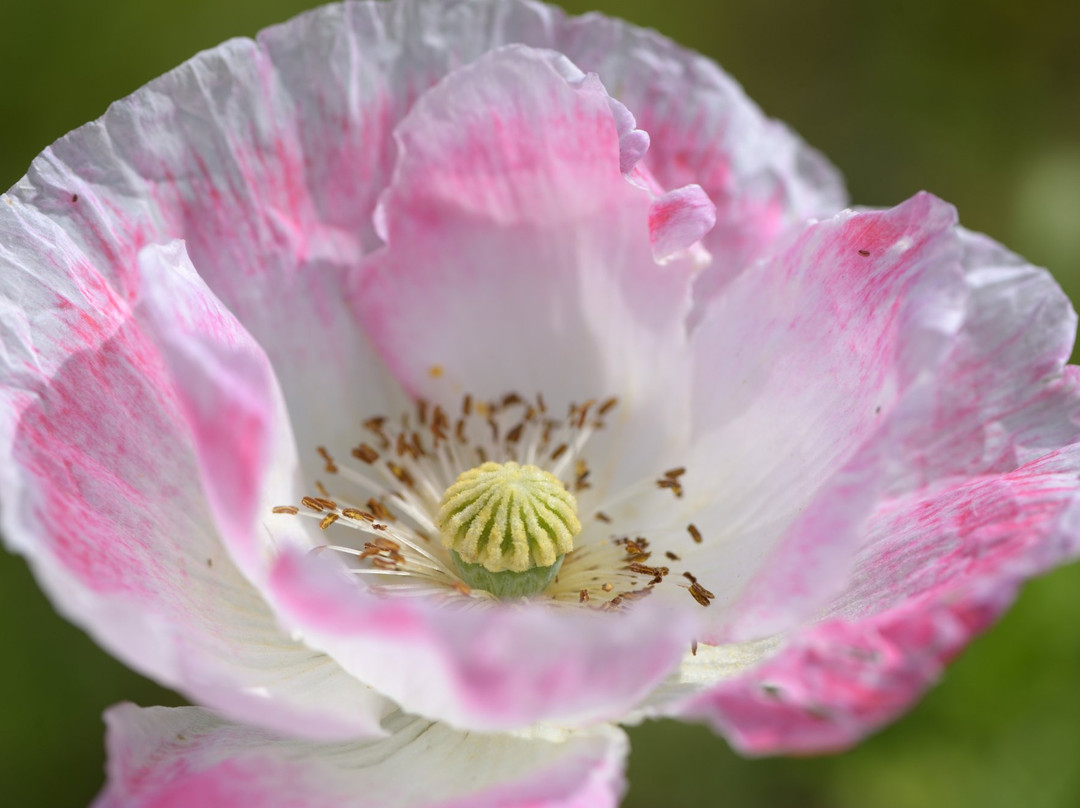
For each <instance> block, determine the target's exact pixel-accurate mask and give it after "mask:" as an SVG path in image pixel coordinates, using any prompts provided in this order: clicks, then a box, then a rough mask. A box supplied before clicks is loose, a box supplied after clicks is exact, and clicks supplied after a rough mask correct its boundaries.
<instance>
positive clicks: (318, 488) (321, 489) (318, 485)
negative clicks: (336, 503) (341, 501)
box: [315, 480, 331, 499]
mask: <svg viewBox="0 0 1080 808" xmlns="http://www.w3.org/2000/svg"><path fill="white" fill-rule="evenodd" d="M315 490H316V491H318V492H319V496H320V497H321V498H323V499H330V498H331V497H330V492H329V491H327V490H326V486H325V485H323V484H322V483H321V482H320V481H318V480H316V481H315Z"/></svg>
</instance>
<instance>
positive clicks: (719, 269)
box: [521, 14, 847, 303]
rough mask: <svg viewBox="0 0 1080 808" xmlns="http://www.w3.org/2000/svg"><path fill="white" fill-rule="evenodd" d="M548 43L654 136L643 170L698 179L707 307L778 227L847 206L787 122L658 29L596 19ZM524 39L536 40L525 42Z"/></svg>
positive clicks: (837, 181) (701, 294) (828, 168)
mask: <svg viewBox="0 0 1080 808" xmlns="http://www.w3.org/2000/svg"><path fill="white" fill-rule="evenodd" d="M549 28H550V30H552V31H554V32H555V33H554V41H553V42H552V43H551V44H546V43H545V46H546V47H551V48H554V49H556V50H558V51H560V52H562V53H565V54H566V55H567V56H568V57H569V58H570V59H572V60H573V61H574V63H575V64H577V65H578V66H579V67H580V68H581V69H582V70H589V71H594V72H596V73H597V74H599V76H600V78H601V79H602V80H603V81H604V84H605V85H606V86H607V87H609V88H617V89H616V90H615V91H614V94H615V95H616V96H617V97H618V98H619V100H620V101H622V102H623V103H624V104H626V106H627V107H629V108H630V109H631V110H632V111H633V112H634V115H635V117H636V118H637V125H638V126H639V127H641V128H642V129H644V130H645V131H647V132H648V133H649V135H650V136H651V140H652V145H651V146H650V149H649V152H648V154H647V155H646V156H645V157H644V158H643V160H642V163H643V165H644V166H645V167H646V168H647V169H648V170H649V171H651V172H652V174H653V175H654V176H655V177H656V179H657V180H658V181H659V182H660V183H661V184H662V185H663V186H665V187H667V188H679V187H681V186H684V185H688V184H690V183H699V184H700V185H701V186H702V187H703V188H704V190H705V193H706V194H707V195H708V196H709V198H710V199H711V200H712V201H713V202H714V203H715V205H716V209H717V214H716V227H714V228H713V229H712V230H711V231H710V232H709V233H708V234H707V235H706V237H705V240H704V246H705V248H706V249H707V250H708V251H709V253H710V254H711V255H712V258H713V260H712V263H711V264H710V265H709V266H708V267H707V268H706V269H705V270H704V271H703V272H702V273H701V274H700V275H699V276H698V278H697V281H696V284H695V296H696V297H697V299H698V300H699V302H701V303H704V302H706V301H707V300H708V299H710V298H711V297H713V296H714V295H715V294H717V293H718V292H719V291H720V290H721V289H722V288H723V286H724V285H725V284H726V283H727V282H728V281H729V280H730V279H731V278H732V277H734V276H735V275H737V274H738V273H739V272H741V271H743V270H744V269H746V268H748V267H749V266H751V264H752V262H753V261H754V260H755V258H757V257H759V256H760V255H762V254H763V253H764V252H767V251H768V250H769V249H770V248H771V246H772V245H773V243H774V242H775V241H776V239H777V238H779V237H780V236H781V235H782V234H783V233H784V232H785V231H787V230H788V229H790V228H792V227H796V228H797V227H801V225H802V223H803V222H805V221H806V220H807V219H810V218H825V217H828V216H831V215H833V214H834V213H836V212H837V211H839V210H840V209H841V208H843V207H844V206H845V205H846V204H847V195H846V193H845V191H844V185H843V180H842V178H841V177H840V174H839V172H837V171H836V169H835V168H833V166H832V165H831V164H830V163H829V162H828V161H827V160H826V159H825V158H824V157H823V156H821V155H820V154H819V153H818V152H816V151H815V150H813V149H811V148H809V147H808V146H807V145H806V144H805V143H803V141H802V140H801V139H800V138H799V137H798V135H796V134H794V133H793V132H791V130H789V129H788V128H787V127H786V126H785V125H784V124H782V123H780V122H778V121H774V120H770V119H769V118H767V117H765V115H763V114H762V112H761V110H760V109H759V108H758V107H757V106H756V105H755V104H754V103H753V102H752V101H751V100H750V99H748V98H747V97H746V95H745V94H744V92H743V91H742V88H741V87H739V85H738V84H737V83H736V82H735V81H733V80H732V79H731V77H729V76H727V75H726V74H725V73H724V72H723V71H722V70H721V69H720V68H719V67H717V65H716V64H715V63H714V62H712V61H710V60H709V59H706V58H705V57H703V56H701V55H699V54H695V53H692V52H690V51H687V50H685V49H683V48H681V47H679V46H678V45H677V44H675V43H673V42H672V41H671V40H669V39H667V38H665V37H663V36H661V35H659V34H657V33H656V32H655V31H649V30H643V29H640V28H635V27H633V26H631V25H628V24H626V23H624V22H622V21H620V20H613V19H609V18H606V17H603V16H601V15H598V14H590V15H586V16H584V17H578V18H570V19H565V20H558V21H552V22H551V23H549ZM521 41H523V42H526V43H528V44H540V43H536V42H534V41H533V40H531V39H529V38H528V37H525V38H523V39H522V40H521Z"/></svg>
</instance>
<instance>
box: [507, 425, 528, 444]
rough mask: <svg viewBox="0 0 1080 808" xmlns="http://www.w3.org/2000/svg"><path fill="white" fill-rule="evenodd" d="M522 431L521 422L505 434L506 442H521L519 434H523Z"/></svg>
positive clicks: (523, 428) (523, 429)
mask: <svg viewBox="0 0 1080 808" xmlns="http://www.w3.org/2000/svg"><path fill="white" fill-rule="evenodd" d="M524 431H525V422H524V421H522V422H521V423H520V424H518V425H517V426H515V427H514V428H513V429H511V430H510V431H509V432H507V433H506V442H507V443H517V442H518V441H519V440H521V433H522V432H524Z"/></svg>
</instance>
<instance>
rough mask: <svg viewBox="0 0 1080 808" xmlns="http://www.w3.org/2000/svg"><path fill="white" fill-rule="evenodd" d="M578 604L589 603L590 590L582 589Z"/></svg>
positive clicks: (579, 593)
mask: <svg viewBox="0 0 1080 808" xmlns="http://www.w3.org/2000/svg"><path fill="white" fill-rule="evenodd" d="M577 602H578V603H588V602H589V590H588V589H582V590H581V591H580V592H578V596H577Z"/></svg>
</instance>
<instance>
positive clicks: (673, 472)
mask: <svg viewBox="0 0 1080 808" xmlns="http://www.w3.org/2000/svg"><path fill="white" fill-rule="evenodd" d="M684 474H686V467H685V466H679V467H678V468H675V469H668V470H667V471H665V472H664V476H665V477H667V478H668V479H669V480H677V479H679V478H680V477H682V476H683V475H684Z"/></svg>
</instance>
